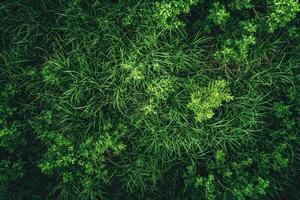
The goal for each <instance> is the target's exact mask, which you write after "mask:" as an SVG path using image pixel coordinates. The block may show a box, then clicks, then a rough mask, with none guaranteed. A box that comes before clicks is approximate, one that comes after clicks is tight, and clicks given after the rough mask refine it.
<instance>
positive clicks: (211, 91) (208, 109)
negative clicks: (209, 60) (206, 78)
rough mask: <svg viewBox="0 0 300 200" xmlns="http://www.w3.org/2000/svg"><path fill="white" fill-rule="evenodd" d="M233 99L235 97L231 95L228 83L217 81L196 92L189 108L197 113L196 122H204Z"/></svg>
mask: <svg viewBox="0 0 300 200" xmlns="http://www.w3.org/2000/svg"><path fill="white" fill-rule="evenodd" d="M232 99H233V96H231V95H230V93H229V88H228V86H227V83H226V81H224V80H217V81H214V82H212V83H209V85H208V86H207V87H205V88H199V90H198V91H197V92H194V93H193V94H192V96H191V102H190V103H189V104H188V108H189V109H191V110H192V111H193V112H194V113H195V115H196V116H195V119H196V121H198V122H203V121H205V120H208V119H211V118H212V117H213V115H214V109H216V108H219V107H220V106H221V105H222V103H223V102H229V101H230V100H232Z"/></svg>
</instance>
